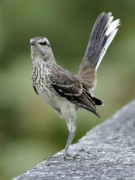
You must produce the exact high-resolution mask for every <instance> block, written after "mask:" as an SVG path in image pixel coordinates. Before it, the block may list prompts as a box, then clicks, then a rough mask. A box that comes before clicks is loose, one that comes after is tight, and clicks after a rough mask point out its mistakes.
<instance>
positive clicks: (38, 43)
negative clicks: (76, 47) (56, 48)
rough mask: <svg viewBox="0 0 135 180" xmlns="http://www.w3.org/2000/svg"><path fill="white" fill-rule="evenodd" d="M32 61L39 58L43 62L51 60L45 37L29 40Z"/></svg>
mask: <svg viewBox="0 0 135 180" xmlns="http://www.w3.org/2000/svg"><path fill="white" fill-rule="evenodd" d="M30 45H31V56H32V59H35V58H39V59H42V60H44V61H48V60H51V59H52V60H53V53H52V49H51V46H50V43H49V41H48V39H47V38H45V37H35V38H32V39H30Z"/></svg>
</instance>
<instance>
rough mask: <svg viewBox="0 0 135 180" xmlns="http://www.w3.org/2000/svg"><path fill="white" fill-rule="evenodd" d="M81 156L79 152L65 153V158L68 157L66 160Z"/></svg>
mask: <svg viewBox="0 0 135 180" xmlns="http://www.w3.org/2000/svg"><path fill="white" fill-rule="evenodd" d="M78 156H79V154H74V155H73V154H68V153H66V154H64V159H66V160H73V159H76V158H77V157H78Z"/></svg>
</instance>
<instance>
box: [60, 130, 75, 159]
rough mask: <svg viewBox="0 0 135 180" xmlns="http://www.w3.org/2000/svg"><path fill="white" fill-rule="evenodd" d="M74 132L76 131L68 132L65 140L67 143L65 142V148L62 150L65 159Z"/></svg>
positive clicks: (67, 155)
mask: <svg viewBox="0 0 135 180" xmlns="http://www.w3.org/2000/svg"><path fill="white" fill-rule="evenodd" d="M75 133H76V131H74V132H69V136H68V140H67V143H66V147H65V150H64V154H63V155H64V158H65V159H67V158H68V157H70V155H69V154H68V149H69V146H70V145H71V143H72V141H73V138H74V136H75Z"/></svg>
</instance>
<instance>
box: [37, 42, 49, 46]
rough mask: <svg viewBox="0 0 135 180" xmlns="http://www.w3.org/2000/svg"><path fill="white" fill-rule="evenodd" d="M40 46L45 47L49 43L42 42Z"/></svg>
mask: <svg viewBox="0 0 135 180" xmlns="http://www.w3.org/2000/svg"><path fill="white" fill-rule="evenodd" d="M39 44H40V45H42V46H45V45H47V42H46V41H44V42H40V43H39Z"/></svg>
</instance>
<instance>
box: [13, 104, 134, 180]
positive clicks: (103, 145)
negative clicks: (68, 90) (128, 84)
mask: <svg viewBox="0 0 135 180" xmlns="http://www.w3.org/2000/svg"><path fill="white" fill-rule="evenodd" d="M70 150H71V153H72V154H73V153H77V154H78V156H77V157H76V158H75V159H73V160H64V159H63V158H62V157H61V153H62V151H61V152H59V153H57V154H56V155H55V156H54V157H52V158H48V159H47V160H45V161H43V162H42V163H40V164H39V165H37V166H36V167H35V168H33V169H32V170H30V171H28V172H26V173H25V174H22V175H20V176H18V177H16V178H14V179H13V180H46V179H48V180H55V179H62V180H63V179H67V180H68V179H69V180H72V179H73V180H74V179H75V180H77V179H81V180H85V179H86V180H87V179H88V180H89V179H90V180H91V179H92V180H110V179H111V180H115V179H117V180H123V179H124V180H125V179H128V180H135V101H132V102H131V103H129V104H128V105H126V106H125V107H124V108H122V109H121V110H120V111H119V112H117V113H116V114H115V115H114V116H113V117H111V118H110V119H108V120H107V121H106V122H104V123H102V124H101V125H99V126H97V127H96V128H94V129H93V130H91V131H90V132H88V133H87V134H86V136H84V137H83V138H82V139H80V140H79V142H78V143H76V144H74V145H72V146H71V147H70Z"/></svg>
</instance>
